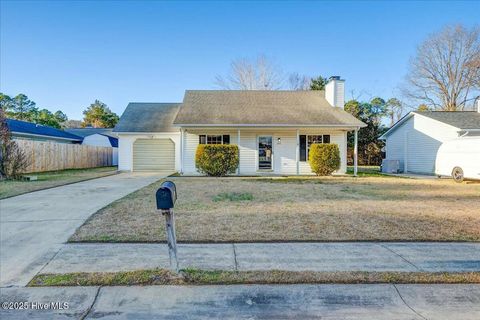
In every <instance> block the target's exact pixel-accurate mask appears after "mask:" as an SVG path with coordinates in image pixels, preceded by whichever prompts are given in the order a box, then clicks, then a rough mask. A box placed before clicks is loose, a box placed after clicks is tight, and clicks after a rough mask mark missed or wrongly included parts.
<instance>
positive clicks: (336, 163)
mask: <svg viewBox="0 0 480 320" xmlns="http://www.w3.org/2000/svg"><path fill="white" fill-rule="evenodd" d="M308 163H310V167H311V168H312V171H313V172H315V174H316V175H317V176H329V175H331V174H332V173H333V172H334V171H336V170H338V169H340V149H338V145H337V144H335V143H314V144H312V145H310V151H309V153H308Z"/></svg>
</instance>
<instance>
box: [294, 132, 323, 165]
mask: <svg viewBox="0 0 480 320" xmlns="http://www.w3.org/2000/svg"><path fill="white" fill-rule="evenodd" d="M312 143H330V135H328V134H325V135H300V161H307V160H308V152H309V151H310V145H311V144H312Z"/></svg>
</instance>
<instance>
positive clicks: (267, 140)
mask: <svg viewBox="0 0 480 320" xmlns="http://www.w3.org/2000/svg"><path fill="white" fill-rule="evenodd" d="M272 140H273V139H272V136H260V137H258V169H259V170H272V158H273V149H272V147H273V143H272Z"/></svg>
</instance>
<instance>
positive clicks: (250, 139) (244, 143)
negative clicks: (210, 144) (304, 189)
mask: <svg viewBox="0 0 480 320" xmlns="http://www.w3.org/2000/svg"><path fill="white" fill-rule="evenodd" d="M237 132H238V131H237V130H231V129H230V130H229V129H211V128H207V129H198V128H195V129H189V130H188V131H187V132H186V133H185V138H184V139H185V140H184V141H185V146H184V148H185V153H184V167H183V171H184V173H185V174H199V173H198V171H197V170H196V168H195V152H196V150H197V146H198V140H199V137H198V136H199V135H200V134H212V135H215V134H218V135H220V134H221V135H224V134H229V135H230V143H231V144H235V145H236V144H238V139H237ZM300 134H322V135H323V134H329V135H330V141H331V143H336V144H338V146H339V149H340V157H341V167H340V170H338V173H345V172H346V168H347V166H346V165H347V160H346V159H347V158H346V154H347V140H346V139H347V138H346V132H345V131H340V130H336V131H329V130H327V129H323V130H318V129H317V130H315V129H304V130H302V129H301V130H300ZM259 136H272V142H273V172H274V173H276V174H285V175H294V174H296V173H297V164H296V151H297V141H296V139H297V136H296V131H295V130H286V129H279V130H272V129H270V130H261V129H258V130H252V129H243V130H242V129H241V131H240V146H239V150H240V174H241V175H250V174H253V175H254V174H258V146H257V138H258V137H259ZM278 138H280V143H279V141H278ZM299 169H300V174H312V170H311V168H310V165H309V164H308V162H300V163H299Z"/></svg>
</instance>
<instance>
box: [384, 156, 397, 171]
mask: <svg viewBox="0 0 480 320" xmlns="http://www.w3.org/2000/svg"><path fill="white" fill-rule="evenodd" d="M382 172H384V173H400V160H387V159H383V160H382Z"/></svg>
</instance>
